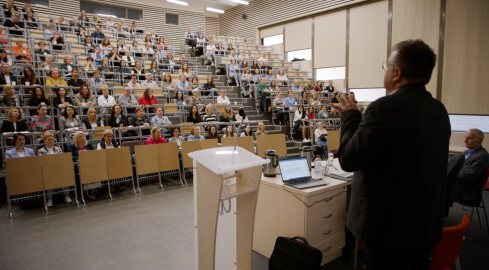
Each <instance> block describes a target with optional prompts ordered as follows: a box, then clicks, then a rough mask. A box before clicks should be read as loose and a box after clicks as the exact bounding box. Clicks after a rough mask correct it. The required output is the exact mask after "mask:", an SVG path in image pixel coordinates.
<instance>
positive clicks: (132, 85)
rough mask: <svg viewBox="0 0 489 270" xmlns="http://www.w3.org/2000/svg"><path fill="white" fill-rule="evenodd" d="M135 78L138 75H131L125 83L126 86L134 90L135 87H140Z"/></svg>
mask: <svg viewBox="0 0 489 270" xmlns="http://www.w3.org/2000/svg"><path fill="white" fill-rule="evenodd" d="M137 80H138V77H137V76H136V75H131V81H129V82H128V83H127V86H129V87H130V88H131V90H134V88H136V87H141V85H140V84H139V83H138V81H137Z"/></svg>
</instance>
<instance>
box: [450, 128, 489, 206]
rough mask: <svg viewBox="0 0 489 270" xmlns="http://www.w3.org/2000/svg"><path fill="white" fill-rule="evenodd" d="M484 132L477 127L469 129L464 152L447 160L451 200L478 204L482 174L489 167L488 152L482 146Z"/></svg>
mask: <svg viewBox="0 0 489 270" xmlns="http://www.w3.org/2000/svg"><path fill="white" fill-rule="evenodd" d="M483 140H484V133H482V131H480V130H478V129H470V130H469V131H467V134H465V141H464V143H465V147H467V148H468V149H467V150H465V152H464V153H461V154H459V155H456V156H455V157H453V158H451V159H450V160H449V161H448V168H447V169H448V170H447V171H448V179H447V180H448V188H449V196H450V199H451V201H452V202H459V203H461V204H463V205H466V206H478V205H479V204H480V196H481V192H482V188H483V187H482V186H483V184H485V183H483V180H484V176H485V173H486V170H487V168H488V167H489V154H488V153H487V151H486V149H484V147H482V141H483Z"/></svg>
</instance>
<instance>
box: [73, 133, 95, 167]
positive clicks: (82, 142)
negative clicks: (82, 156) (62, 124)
mask: <svg viewBox="0 0 489 270" xmlns="http://www.w3.org/2000/svg"><path fill="white" fill-rule="evenodd" d="M88 150H93V146H92V144H90V143H89V142H87V138H85V134H84V133H83V131H77V132H75V134H74V135H73V144H70V145H69V146H68V151H69V152H71V157H72V158H73V161H74V162H77V161H78V156H79V153H80V151H88Z"/></svg>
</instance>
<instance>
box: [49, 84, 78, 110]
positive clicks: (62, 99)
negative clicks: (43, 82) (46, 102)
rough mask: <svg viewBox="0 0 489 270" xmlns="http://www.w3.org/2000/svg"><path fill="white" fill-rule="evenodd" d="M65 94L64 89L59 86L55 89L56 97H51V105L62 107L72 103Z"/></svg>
mask: <svg viewBox="0 0 489 270" xmlns="http://www.w3.org/2000/svg"><path fill="white" fill-rule="evenodd" d="M66 95H67V93H66V89H65V88H64V87H60V88H59V89H58V91H56V97H54V98H53V107H55V108H60V109H64V108H65V107H66V106H68V105H73V101H72V100H71V98H70V97H67V96H66Z"/></svg>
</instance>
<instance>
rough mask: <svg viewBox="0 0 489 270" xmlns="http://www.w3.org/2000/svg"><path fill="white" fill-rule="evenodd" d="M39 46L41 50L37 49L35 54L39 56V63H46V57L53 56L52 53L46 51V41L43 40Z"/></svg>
mask: <svg viewBox="0 0 489 270" xmlns="http://www.w3.org/2000/svg"><path fill="white" fill-rule="evenodd" d="M37 46H39V49H36V50H35V51H34V53H35V54H36V55H37V58H38V59H39V61H45V59H46V56H47V55H48V54H51V51H50V50H48V49H46V41H44V40H41V41H39V42H38V43H37Z"/></svg>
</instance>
